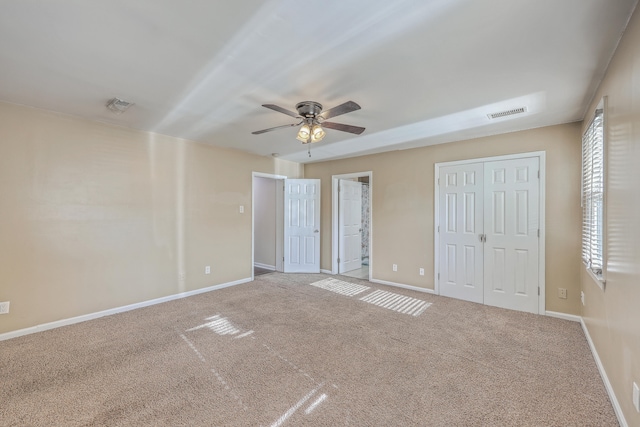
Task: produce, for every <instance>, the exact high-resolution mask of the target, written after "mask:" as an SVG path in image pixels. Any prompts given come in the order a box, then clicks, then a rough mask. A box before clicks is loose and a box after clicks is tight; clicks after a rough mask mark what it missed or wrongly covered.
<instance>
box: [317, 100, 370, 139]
mask: <svg viewBox="0 0 640 427" xmlns="http://www.w3.org/2000/svg"><path fill="white" fill-rule="evenodd" d="M359 109H360V106H359V105H358V104H356V103H355V102H353V101H347V102H345V103H344V104H340V105H337V106H335V107H333V108H329V109H328V110H327V111H324V112H322V113H320V115H319V117H322V118H323V119H330V118H331V117H335V116H339V115H341V114H347V113H350V112H352V111H356V110H359ZM347 132H348V131H347Z"/></svg>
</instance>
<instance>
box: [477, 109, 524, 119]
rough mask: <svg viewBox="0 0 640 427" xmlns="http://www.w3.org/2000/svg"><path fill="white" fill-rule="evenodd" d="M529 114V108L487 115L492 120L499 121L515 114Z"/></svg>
mask: <svg viewBox="0 0 640 427" xmlns="http://www.w3.org/2000/svg"><path fill="white" fill-rule="evenodd" d="M526 112H527V107H520V108H514V109H511V110H506V111H499V112H497V113H491V114H487V117H489V118H490V119H499V118H500V117H507V116H513V115H514V114H522V113H526Z"/></svg>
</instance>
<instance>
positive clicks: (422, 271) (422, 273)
mask: <svg viewBox="0 0 640 427" xmlns="http://www.w3.org/2000/svg"><path fill="white" fill-rule="evenodd" d="M420 275H421V276H424V268H421V269H420Z"/></svg>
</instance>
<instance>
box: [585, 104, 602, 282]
mask: <svg viewBox="0 0 640 427" xmlns="http://www.w3.org/2000/svg"><path fill="white" fill-rule="evenodd" d="M603 216H604V120H603V110H602V109H598V110H596V114H595V117H594V118H593V121H592V122H591V124H590V125H589V127H588V128H587V131H586V132H585V134H584V136H583V137H582V260H583V261H584V262H585V264H586V265H587V268H588V269H590V270H591V271H592V272H593V273H594V274H595V275H596V276H598V277H599V278H602V269H603V265H604V253H603V252H604V251H603V231H604V229H603V225H604V218H603Z"/></svg>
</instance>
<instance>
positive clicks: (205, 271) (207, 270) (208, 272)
mask: <svg viewBox="0 0 640 427" xmlns="http://www.w3.org/2000/svg"><path fill="white" fill-rule="evenodd" d="M204 274H211V266H210V265H207V266H206V267H205V268H204Z"/></svg>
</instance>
